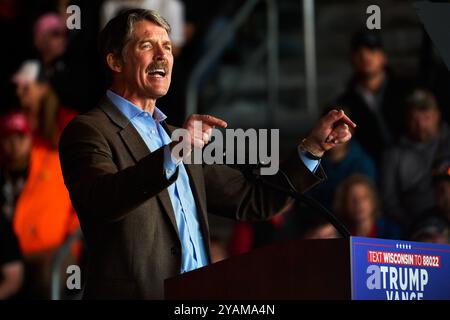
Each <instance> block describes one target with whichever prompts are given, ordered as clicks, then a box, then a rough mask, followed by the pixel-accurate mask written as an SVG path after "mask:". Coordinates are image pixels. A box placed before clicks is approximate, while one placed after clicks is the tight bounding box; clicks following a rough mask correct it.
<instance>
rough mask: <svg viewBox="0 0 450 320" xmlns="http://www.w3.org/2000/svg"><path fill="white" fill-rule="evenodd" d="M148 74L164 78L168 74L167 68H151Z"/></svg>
mask: <svg viewBox="0 0 450 320" xmlns="http://www.w3.org/2000/svg"><path fill="white" fill-rule="evenodd" d="M147 74H148V75H149V76H153V77H158V78H164V77H165V76H166V74H167V72H166V70H165V69H162V68H161V69H153V70H149V71H147Z"/></svg>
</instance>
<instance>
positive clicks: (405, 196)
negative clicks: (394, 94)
mask: <svg viewBox="0 0 450 320" xmlns="http://www.w3.org/2000/svg"><path fill="white" fill-rule="evenodd" d="M406 105H407V114H406V123H407V128H408V133H407V135H405V136H404V137H402V139H401V140H400V141H399V142H398V144H397V145H395V146H394V147H392V148H391V149H389V150H387V152H386V153H385V155H384V157H383V165H382V168H381V190H382V199H383V204H384V212H385V213H386V215H387V216H389V217H390V218H391V219H393V220H395V221H396V222H397V223H398V224H400V226H401V227H402V228H403V229H404V230H405V231H406V230H407V229H408V228H409V227H410V225H411V223H412V222H413V221H414V220H415V219H417V217H418V216H419V215H420V214H421V213H422V212H424V211H426V210H429V209H431V208H433V207H434V206H435V198H434V194H433V186H432V176H431V170H432V166H433V163H434V161H435V159H436V158H438V157H439V156H440V155H441V154H444V153H446V152H448V150H450V131H449V128H448V125H447V124H446V123H445V122H442V121H441V116H440V111H439V108H438V106H437V103H436V100H435V98H434V96H433V94H432V93H431V92H430V91H427V90H423V89H416V90H414V91H413V92H412V93H411V94H410V95H409V96H408V99H407V101H406Z"/></svg>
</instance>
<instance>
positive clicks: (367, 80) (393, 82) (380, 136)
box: [336, 30, 408, 165]
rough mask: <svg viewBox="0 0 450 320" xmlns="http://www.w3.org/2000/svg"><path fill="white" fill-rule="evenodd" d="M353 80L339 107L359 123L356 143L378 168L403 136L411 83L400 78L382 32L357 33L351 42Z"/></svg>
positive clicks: (339, 102)
mask: <svg viewBox="0 0 450 320" xmlns="http://www.w3.org/2000/svg"><path fill="white" fill-rule="evenodd" d="M351 64H352V67H353V76H352V78H351V79H350V81H349V83H348V85H347V88H346V90H345V92H344V93H343V94H342V95H341V96H340V97H339V98H338V99H337V101H336V103H337V105H339V106H341V107H343V108H348V109H349V111H350V113H351V115H352V117H353V118H354V119H355V121H356V122H357V123H359V127H358V130H357V131H356V132H355V139H356V140H357V141H358V142H359V143H360V144H361V145H362V147H363V148H364V149H365V150H366V151H367V152H368V153H369V155H370V156H371V157H372V159H373V160H374V161H375V163H376V164H377V165H378V164H379V163H380V161H381V155H382V152H383V150H384V149H385V148H387V147H389V146H390V145H392V144H393V143H394V142H395V140H396V138H397V137H398V136H399V135H400V134H401V132H403V126H402V125H403V118H404V117H403V113H404V110H403V109H404V108H403V106H402V105H403V101H404V95H405V92H406V89H407V86H408V84H407V82H406V81H404V80H402V81H399V79H397V78H396V76H395V75H394V73H393V71H392V70H391V69H390V68H389V67H388V66H387V65H388V59H387V55H386V52H385V50H384V48H383V43H382V39H381V36H380V33H379V32H378V31H367V30H366V31H362V32H358V33H356V34H355V35H354V36H353V38H352V40H351Z"/></svg>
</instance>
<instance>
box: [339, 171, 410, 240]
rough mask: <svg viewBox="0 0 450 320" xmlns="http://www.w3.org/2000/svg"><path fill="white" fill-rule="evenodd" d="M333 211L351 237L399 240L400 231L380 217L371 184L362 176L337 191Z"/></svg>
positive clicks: (354, 176) (377, 201)
mask: <svg viewBox="0 0 450 320" xmlns="http://www.w3.org/2000/svg"><path fill="white" fill-rule="evenodd" d="M334 211H335V212H336V214H337V215H338V216H339V217H341V218H342V220H343V222H344V224H345V225H346V226H347V228H348V230H349V231H350V233H351V235H352V236H358V237H373V238H384V239H400V238H401V236H402V235H401V230H400V228H399V227H398V226H396V225H395V224H394V223H392V222H391V221H389V220H388V219H386V218H384V217H382V215H381V211H380V202H379V199H378V194H377V191H376V189H375V186H374V184H373V183H372V182H371V181H370V179H369V178H368V177H366V176H363V175H353V176H351V177H349V178H347V179H346V180H344V181H343V182H342V184H341V185H340V186H339V187H338V190H337V192H336V196H335V201H334Z"/></svg>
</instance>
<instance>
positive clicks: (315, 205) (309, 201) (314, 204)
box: [251, 169, 351, 239]
mask: <svg viewBox="0 0 450 320" xmlns="http://www.w3.org/2000/svg"><path fill="white" fill-rule="evenodd" d="M280 172H281V173H282V174H283V176H284V178H285V179H286V180H287V183H288V184H289V186H290V188H289V189H286V188H284V187H282V186H279V185H276V184H274V183H272V182H269V181H267V180H265V179H263V178H262V176H261V175H260V174H255V173H253V172H252V173H251V174H252V177H253V178H255V179H256V180H258V181H261V183H263V184H264V185H266V186H268V187H270V188H272V189H274V190H277V191H279V192H282V193H284V194H288V195H289V196H291V197H292V198H294V199H295V200H297V201H299V202H302V203H304V204H306V205H307V206H308V207H310V208H312V209H314V210H315V211H318V212H319V213H320V214H321V215H322V216H323V217H324V218H325V219H327V220H328V221H329V222H330V223H331V224H332V225H333V227H334V228H336V230H337V231H338V232H339V233H340V234H341V236H342V237H343V238H345V239H349V238H350V236H351V235H350V232H349V231H348V230H347V228H346V227H345V226H344V224H343V223H342V222H341V221H340V220H339V219H338V218H337V217H336V216H335V215H334V214H333V213H332V212H331V211H330V210H328V209H327V208H325V207H324V206H323V205H322V204H320V203H319V202H318V201H317V200H315V199H313V198H311V197H309V196H306V195H304V194H302V193H300V192H298V191H297V190H296V189H295V187H294V186H293V185H292V183H291V181H290V180H289V177H288V176H287V175H286V174H285V173H284V172H283V171H282V170H281V169H280Z"/></svg>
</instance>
